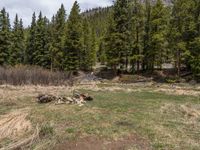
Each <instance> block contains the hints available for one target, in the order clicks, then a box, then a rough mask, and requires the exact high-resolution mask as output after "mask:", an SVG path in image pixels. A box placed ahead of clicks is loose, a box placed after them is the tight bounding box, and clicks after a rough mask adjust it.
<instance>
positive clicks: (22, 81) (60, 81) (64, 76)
mask: <svg viewBox="0 0 200 150" xmlns="http://www.w3.org/2000/svg"><path fill="white" fill-rule="evenodd" d="M68 79H69V74H68V73H66V72H59V71H56V72H51V71H50V70H47V69H43V68H41V67H37V66H16V67H0V84H1V85H2V84H10V85H27V84H30V85H31V84H32V85H55V86H56V85H66V84H68V81H69V80H68Z"/></svg>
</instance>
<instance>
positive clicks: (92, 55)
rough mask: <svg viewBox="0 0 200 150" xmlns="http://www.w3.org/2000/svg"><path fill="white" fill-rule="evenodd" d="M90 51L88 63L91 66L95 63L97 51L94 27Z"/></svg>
mask: <svg viewBox="0 0 200 150" xmlns="http://www.w3.org/2000/svg"><path fill="white" fill-rule="evenodd" d="M91 44H92V45H91V52H90V65H91V68H92V66H95V65H96V61H97V51H98V42H97V37H96V32H95V30H94V29H92V41H91Z"/></svg>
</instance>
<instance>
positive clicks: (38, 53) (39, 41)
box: [33, 12, 51, 68]
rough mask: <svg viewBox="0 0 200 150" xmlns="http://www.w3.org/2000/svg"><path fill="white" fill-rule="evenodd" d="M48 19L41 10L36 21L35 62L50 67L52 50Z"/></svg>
mask: <svg viewBox="0 0 200 150" xmlns="http://www.w3.org/2000/svg"><path fill="white" fill-rule="evenodd" d="M48 37H49V35H48V20H47V18H46V17H43V16H42V13H41V12H40V14H39V17H38V20H37V22H36V32H35V51H34V53H33V62H34V64H35V65H38V66H42V67H45V68H50V63H51V62H50V61H51V60H50V55H49V54H50V50H49V40H48V39H49V38H48Z"/></svg>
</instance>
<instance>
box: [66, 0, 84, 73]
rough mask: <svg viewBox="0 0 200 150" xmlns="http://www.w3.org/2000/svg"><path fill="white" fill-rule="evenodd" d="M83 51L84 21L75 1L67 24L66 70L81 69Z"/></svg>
mask: <svg viewBox="0 0 200 150" xmlns="http://www.w3.org/2000/svg"><path fill="white" fill-rule="evenodd" d="M81 49H82V19H81V15H80V8H79V4H78V2H77V1H75V3H74V5H73V7H72V10H71V12H70V15H69V19H68V22H67V35H66V40H65V48H64V50H65V70H67V71H72V72H73V71H75V72H76V71H78V70H79V68H80V54H81V53H80V52H81Z"/></svg>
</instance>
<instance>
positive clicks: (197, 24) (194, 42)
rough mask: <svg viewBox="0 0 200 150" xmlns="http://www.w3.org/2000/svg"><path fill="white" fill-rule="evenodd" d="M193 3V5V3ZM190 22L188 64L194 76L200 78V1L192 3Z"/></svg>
mask: <svg viewBox="0 0 200 150" xmlns="http://www.w3.org/2000/svg"><path fill="white" fill-rule="evenodd" d="M192 2H193V3H192ZM191 10H193V11H192V14H191V15H190V16H191V17H190V21H189V24H188V26H189V27H188V30H187V35H188V36H187V37H188V38H187V41H189V43H188V49H189V59H188V63H189V65H190V67H191V69H192V72H193V74H194V76H196V77H198V78H199V77H200V1H198V0H192V1H191V2H190V12H191Z"/></svg>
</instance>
